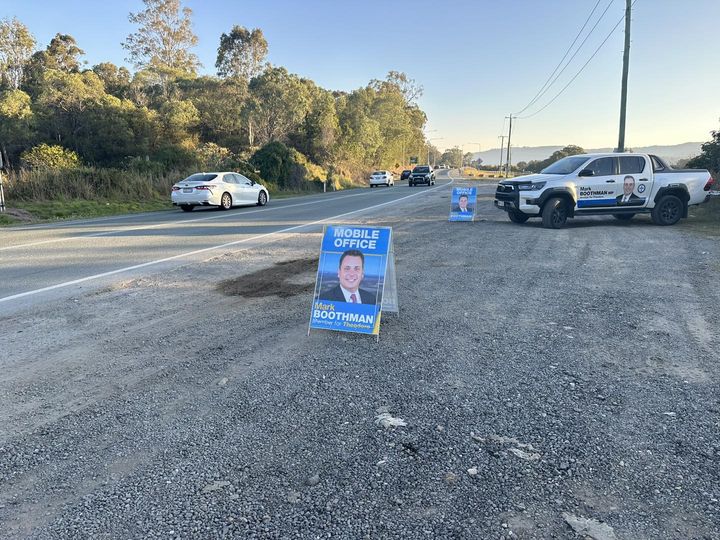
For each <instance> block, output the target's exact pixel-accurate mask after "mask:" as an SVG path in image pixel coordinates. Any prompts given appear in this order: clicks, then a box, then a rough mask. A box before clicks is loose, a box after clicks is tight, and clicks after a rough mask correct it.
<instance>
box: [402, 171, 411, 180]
mask: <svg viewBox="0 0 720 540" xmlns="http://www.w3.org/2000/svg"><path fill="white" fill-rule="evenodd" d="M411 174H412V171H411V170H410V169H406V170H404V171H403V172H402V173H400V180H407V179H408V178H410V175H411Z"/></svg>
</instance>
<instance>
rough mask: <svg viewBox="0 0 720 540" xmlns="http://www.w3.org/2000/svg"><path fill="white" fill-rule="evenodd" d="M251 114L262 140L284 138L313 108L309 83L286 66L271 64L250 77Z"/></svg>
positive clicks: (264, 141) (296, 127) (295, 128)
mask: <svg viewBox="0 0 720 540" xmlns="http://www.w3.org/2000/svg"><path fill="white" fill-rule="evenodd" d="M250 93H251V95H252V97H253V98H254V100H253V102H252V105H251V113H250V114H251V118H252V120H253V124H254V125H255V126H257V136H258V140H259V142H260V143H261V144H263V143H266V142H270V141H275V140H285V139H286V138H287V136H288V135H289V134H290V133H291V132H293V131H295V130H297V129H298V127H299V126H300V124H301V122H302V121H303V120H304V118H305V115H307V113H308V112H309V108H310V95H309V92H308V89H307V87H306V86H305V85H304V84H303V83H302V81H301V80H300V79H299V78H298V77H297V75H292V74H290V73H288V72H287V70H286V69H285V68H271V69H268V70H266V71H265V72H264V73H263V74H262V75H260V76H259V77H255V78H254V79H253V80H252V81H250Z"/></svg>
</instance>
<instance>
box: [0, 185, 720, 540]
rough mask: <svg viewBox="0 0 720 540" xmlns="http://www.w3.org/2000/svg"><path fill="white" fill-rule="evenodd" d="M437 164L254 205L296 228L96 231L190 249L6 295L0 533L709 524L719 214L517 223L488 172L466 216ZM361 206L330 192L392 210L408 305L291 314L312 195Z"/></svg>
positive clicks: (622, 536) (307, 249)
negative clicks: (399, 182) (430, 178)
mask: <svg viewBox="0 0 720 540" xmlns="http://www.w3.org/2000/svg"><path fill="white" fill-rule="evenodd" d="M458 184H464V182H455V183H454V184H453V185H458ZM436 187H437V189H435V190H432V189H428V188H417V189H416V190H411V189H410V188H408V187H407V186H406V185H404V186H398V187H396V188H394V189H387V190H372V191H371V190H363V191H358V192H351V193H339V194H331V195H330V196H331V197H332V196H336V197H338V199H339V200H338V201H337V205H338V206H341V208H340V209H337V208H336V209H335V211H328V213H327V214H325V213H323V210H322V205H321V204H318V205H312V206H311V205H308V207H310V208H312V209H313V210H312V214H311V215H310V216H309V218H308V216H305V218H304V219H300V218H299V217H298V216H297V215H295V214H292V213H293V212H296V211H299V210H300V209H301V208H302V207H296V208H295V209H294V210H293V209H292V208H287V209H286V210H282V211H280V210H278V211H272V212H270V210H271V209H272V208H273V207H270V208H267V209H260V210H261V211H260V212H257V213H255V214H251V216H252V215H254V216H256V217H257V216H263V220H262V221H261V222H259V224H258V227H262V228H263V231H279V230H282V229H284V228H288V227H295V226H300V227H301V228H297V229H293V230H290V231H287V232H284V233H277V234H274V235H272V236H267V237H265V238H264V239H258V240H253V241H248V242H247V243H246V244H234V245H229V246H225V247H222V248H218V249H213V250H210V251H205V252H202V253H199V254H197V255H192V256H186V255H183V253H185V251H183V250H180V251H164V250H166V249H169V248H167V247H163V245H164V244H162V243H160V244H151V245H150V246H148V247H147V248H145V249H136V251H140V252H141V253H140V254H141V255H143V256H145V257H147V258H142V257H140V258H138V259H129V258H128V259H127V260H125V259H123V260H118V261H116V265H115V266H113V264H112V254H115V255H116V256H117V257H118V258H120V257H126V256H127V255H124V254H123V250H122V249H112V250H110V249H109V248H107V247H106V248H105V249H106V250H108V251H112V253H111V256H110V257H109V259H110V262H107V261H104V260H98V264H99V266H98V267H97V268H95V267H91V270H92V268H94V269H95V271H96V270H97V269H103V268H105V269H107V268H110V269H112V268H116V269H117V268H119V267H122V266H123V265H126V264H128V263H131V262H133V261H135V262H137V261H146V262H151V261H152V260H155V259H156V258H157V257H159V256H160V255H159V254H158V251H161V252H162V253H161V255H169V254H178V255H182V256H181V257H178V259H173V260H172V261H169V262H170V263H171V264H168V266H167V267H164V266H163V265H164V263H157V264H156V265H153V266H147V267H142V268H139V269H137V273H136V274H133V273H129V272H126V271H123V272H120V273H117V274H113V275H111V276H107V279H108V282H107V283H105V284H104V285H102V286H99V285H98V283H99V282H100V281H103V278H96V279H94V280H90V281H88V282H84V283H81V284H80V285H82V286H83V287H87V288H83V289H82V290H76V289H75V288H74V286H66V287H60V288H58V289H53V290H52V291H49V292H46V293H36V294H33V295H28V296H26V297H22V298H18V299H17V300H14V301H6V302H4V303H2V304H0V537H2V538H3V539H4V538H9V539H13V540H14V539H21V538H22V539H24V538H33V539H35V538H37V539H65V538H68V539H70V538H72V539H76V538H81V539H84V538H92V539H95V538H112V539H116V538H118V539H135V538H183V539H185V538H191V539H195V538H197V539H206V538H259V539H285V538H300V539H311V538H312V539H315V538H339V539H353V540H354V539H357V538H363V539H364V538H369V539H373V540H374V539H386V538H387V539H395V538H398V539H406V538H413V539H415V538H431V539H434V538H442V539H445V538H453V539H473V540H474V539H483V540H484V539H488V538H493V539H505V540H511V539H523V540H524V539H527V540H530V539H538V538H539V539H545V538H558V539H568V540H577V539H578V538H583V539H584V538H594V539H596V540H611V539H619V540H656V539H660V538H661V539H672V540H675V539H677V540H687V539H702V540H714V539H717V538H720V503H719V501H720V435H719V434H720V372H719V371H718V358H720V342H719V340H718V339H717V331H718V327H717V313H718V306H719V305H720V289H718V288H717V287H716V286H714V285H713V283H714V281H716V278H715V277H714V276H716V275H717V272H718V271H719V270H720V267H718V260H720V247H719V246H718V243H717V238H716V237H714V236H706V235H705V234H704V233H702V232H701V231H696V230H694V229H693V228H692V226H691V223H690V222H686V224H683V225H682V226H676V227H656V226H654V225H652V223H651V222H650V220H649V218H648V217H647V216H638V217H636V218H635V219H633V221H631V222H629V223H621V222H618V221H615V220H613V219H607V218H599V217H589V218H583V219H576V220H573V221H571V222H570V223H569V224H568V226H567V227H566V228H564V229H562V230H549V229H543V228H542V227H541V226H540V223H539V222H538V220H530V221H528V222H527V223H525V224H523V225H516V224H512V223H510V222H509V221H508V219H507V217H506V216H505V215H504V214H503V213H502V212H500V211H499V210H496V209H494V208H493V207H492V201H491V199H492V197H491V196H490V195H489V193H490V192H491V191H492V186H491V183H490V182H488V183H487V184H485V185H483V189H482V193H488V195H482V196H481V197H480V200H479V201H478V206H477V211H478V219H477V220H476V221H475V222H472V223H467V222H466V223H458V222H448V220H447V219H448V213H449V208H450V187H449V186H439V185H438V186H436ZM410 193H414V194H416V195H415V196H414V197H413V198H409V199H405V200H399V199H398V198H399V197H401V196H403V195H404V194H410ZM343 195H347V196H351V195H356V196H355V197H354V198H348V199H341V198H340V197H342V196H343ZM365 198H367V199H366V200H365V202H364V203H363V204H358V206H357V207H356V206H353V205H354V203H353V205H350V203H349V201H353V200H355V201H360V200H363V199H365ZM320 199H322V198H320ZM316 200H317V199H316V198H307V199H293V200H292V201H282V204H283V205H285V204H286V205H288V207H289V206H291V205H293V204H297V203H300V202H308V203H313V202H315V201H316ZM392 200H396V201H397V202H396V203H395V204H387V205H384V206H377V204H382V202H388V201H392ZM342 201H345V202H342ZM346 203H347V204H348V206H345V204H346ZM372 203H374V204H372ZM278 204H280V203H278ZM333 207H334V208H335V205H333ZM361 208H365V209H364V210H362V211H359V212H357V213H355V214H352V215H346V216H344V217H342V218H341V220H342V222H345V223H356V224H367V225H378V226H390V227H392V228H393V242H394V250H395V257H396V267H397V280H398V299H399V308H400V311H399V313H398V314H384V315H383V318H382V325H381V330H380V339H379V342H378V341H376V340H375V339H373V338H372V337H370V336H365V335H357V334H341V333H337V332H327V331H312V332H311V333H310V335H308V320H309V315H310V309H311V305H312V291H313V285H314V279H315V272H316V270H317V258H318V251H319V246H320V224H316V225H307V222H308V220H320V219H323V218H325V217H331V219H332V220H333V221H334V218H332V216H334V215H336V214H342V213H343V212H347V211H354V210H358V209H361ZM254 210H255V209H244V210H243V209H240V210H237V211H234V213H229V215H230V216H233V215H237V216H241V215H243V213H249V212H250V211H254ZM285 212H288V213H291V214H290V215H287V216H285V215H283V214H284V213H285ZM215 216H222V217H219V218H218V220H220V221H222V220H223V219H226V217H225V216H224V214H221V213H216V212H207V213H202V214H200V213H198V214H197V216H196V215H195V214H190V215H189V216H188V215H184V214H178V215H174V216H173V214H167V213H166V214H162V215H150V216H144V217H143V218H142V219H149V220H150V222H149V223H148V225H153V224H157V223H158V222H157V221H153V220H165V219H175V220H186V219H192V218H195V217H201V218H203V217H213V218H214V217H215ZM248 217H250V216H248ZM132 219H136V218H132ZM213 221H215V220H210V221H209V222H199V223H198V227H200V229H199V230H202V227H205V226H207V227H216V224H215V223H213ZM253 221H254V220H253ZM203 224H204V225H203ZM97 226H99V225H98V224H94V225H89V224H84V225H83V224H76V225H66V226H64V227H63V228H62V229H60V230H59V231H57V230H55V229H54V228H53V229H52V232H48V231H45V230H42V231H38V235H40V234H42V235H46V234H50V235H58V236H32V235H30V236H27V237H26V238H24V239H22V240H21V242H22V243H31V242H32V241H33V240H34V239H42V241H46V240H57V239H59V238H60V237H64V236H70V237H71V236H73V235H77V227H80V228H82V227H90V229H87V230H85V229H83V230H85V232H90V233H93V232H98V229H96V228H94V227H97ZM165 227H166V225H161V226H159V227H157V229H160V231H165ZM234 227H235V228H237V229H243V230H244V231H245V232H244V234H243V236H242V238H252V237H253V236H254V235H253V233H252V230H253V229H252V223H251V222H250V221H242V220H241V221H240V222H238V223H236V224H235V225H234ZM119 228H120V225H119V224H117V223H116V224H115V225H114V226H112V227H110V228H109V229H108V231H110V230H116V229H119ZM167 228H168V229H170V230H173V231H175V232H177V233H178V234H180V235H179V236H177V237H174V238H173V240H175V241H177V239H178V238H180V239H182V242H189V243H190V248H187V249H197V248H198V247H202V246H205V247H212V245H208V244H194V243H193V242H200V241H201V239H198V238H197V235H196V234H193V235H189V234H188V231H191V230H192V231H193V232H194V233H197V232H198V230H196V229H189V228H187V227H186V225H184V224H172V223H169V224H168V225H167ZM232 229H233V226H230V229H229V230H225V232H224V233H223V235H224V238H223V240H224V241H227V240H229V239H238V238H237V237H235V236H234V235H233V233H232V232H231V231H232ZM246 229H250V230H249V231H248V230H246ZM160 231H156V230H155V229H143V230H139V231H137V232H133V231H126V234H125V235H119V236H117V237H116V236H112V235H111V236H110V237H109V238H104V237H101V238H99V239H98V238H94V239H93V238H91V239H86V240H83V241H78V242H79V243H78V244H76V250H75V251H77V252H78V253H77V258H78V259H83V257H82V253H83V252H84V249H81V248H82V246H83V245H84V244H83V243H82V242H88V243H90V244H92V243H94V242H105V241H108V242H110V243H111V244H112V243H115V242H117V243H116V244H113V245H115V246H122V245H124V244H123V243H122V242H131V241H132V242H134V241H135V240H136V239H137V237H143V238H145V237H150V239H154V237H155V236H161V237H164V236H167V233H165V232H160ZM183 231H184V234H181V233H183ZM5 232H6V231H2V233H0V234H3V238H5V236H4V233H5ZM155 232H160V234H158V235H155V234H154V233H155ZM130 233H133V234H130ZM153 241H157V239H154V240H153ZM63 242H76V241H75V240H63V241H62V242H55V243H49V244H42V245H38V248H43V249H44V250H50V249H53V250H54V249H59V245H60V244H62V243H63ZM169 243H170V244H172V243H173V242H169ZM211 244H212V242H211ZM133 245H135V244H133ZM43 246H44V247H43ZM28 249H29V248H28ZM145 251H147V253H145ZM8 252H12V253H13V254H17V252H16V251H12V250H8ZM39 253H42V251H40V252H39ZM94 253H95V255H94V257H97V258H98V259H102V258H103V256H104V255H103V249H102V247H101V249H99V250H95V251H94ZM70 255H71V256H72V255H73V251H72V250H71V252H70ZM105 256H106V255H105ZM71 263H72V264H77V265H78V268H80V269H85V272H84V273H83V272H79V273H75V274H72V275H76V276H82V275H88V268H87V265H88V264H90V265H92V264H95V263H94V261H93V260H92V259H91V260H89V261H88V260H84V262H80V261H78V262H77V263H73V261H69V262H68V264H71ZM84 265H85V266H84ZM103 265H105V266H103ZM45 266H48V267H50V266H59V265H58V264H57V262H55V263H53V262H52V260H50V261H49V262H45V263H43V264H36V265H35V269H34V270H35V271H46V270H48V269H46V268H45ZM160 268H161V269H160ZM3 271H4V270H3ZM61 279H67V276H64V277H62V278H61ZM3 281H4V280H3ZM221 281H224V282H225V283H226V286H224V287H222V288H217V287H216V284H218V283H220V282H221ZM43 283H44V284H52V283H55V284H57V283H59V280H57V279H56V280H52V279H48V280H46V281H42V282H38V284H37V285H42V284H43ZM23 290H25V291H28V290H29V286H28V285H27V284H26V288H25V289H23ZM49 293H53V294H57V295H58V296H57V297H53V296H52V295H50V294H49ZM23 298H24V299H33V298H37V299H41V301H38V302H37V303H35V304H33V305H27V306H24V307H23V306H21V305H18V304H17V303H16V302H19V301H21V300H23ZM10 307H12V309H10ZM383 414H390V415H391V417H392V418H394V419H395V420H396V422H395V423H396V424H397V425H396V426H395V427H393V426H387V427H386V426H383V425H382V423H381V422H380V419H381V417H380V415H383ZM403 424H404V425H403Z"/></svg>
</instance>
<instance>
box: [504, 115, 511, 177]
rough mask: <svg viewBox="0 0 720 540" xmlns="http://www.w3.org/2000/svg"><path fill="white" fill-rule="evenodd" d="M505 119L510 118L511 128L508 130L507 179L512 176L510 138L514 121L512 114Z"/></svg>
mask: <svg viewBox="0 0 720 540" xmlns="http://www.w3.org/2000/svg"><path fill="white" fill-rule="evenodd" d="M505 118H510V128H509V129H508V144H507V159H506V160H505V178H507V177H508V176H509V175H510V167H511V165H510V137H512V119H513V115H512V114H510V116H506V117H505Z"/></svg>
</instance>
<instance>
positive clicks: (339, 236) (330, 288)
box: [310, 225, 394, 335]
mask: <svg viewBox="0 0 720 540" xmlns="http://www.w3.org/2000/svg"><path fill="white" fill-rule="evenodd" d="M391 234H392V229H390V228H389V227H354V226H340V225H328V226H327V227H326V228H325V232H324V234H323V240H322V248H321V253H320V262H319V264H318V274H317V280H316V282H315V296H314V299H313V305H312V311H311V316H310V328H322V329H326V330H338V331H341V332H359V333H362V334H376V335H377V334H378V333H379V332H380V318H381V311H382V299H383V290H384V286H385V279H386V273H387V266H388V255H389V253H390V246H391V243H392V242H391ZM393 278H394V276H393Z"/></svg>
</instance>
